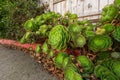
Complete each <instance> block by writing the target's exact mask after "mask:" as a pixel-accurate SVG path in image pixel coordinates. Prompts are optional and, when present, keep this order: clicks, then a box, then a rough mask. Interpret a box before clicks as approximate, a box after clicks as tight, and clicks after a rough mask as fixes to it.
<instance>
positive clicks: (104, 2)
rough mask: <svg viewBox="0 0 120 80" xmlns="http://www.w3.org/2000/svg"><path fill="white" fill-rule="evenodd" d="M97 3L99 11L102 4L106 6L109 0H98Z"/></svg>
mask: <svg viewBox="0 0 120 80" xmlns="http://www.w3.org/2000/svg"><path fill="white" fill-rule="evenodd" d="M99 4H100V8H99V10H100V11H101V10H102V8H103V7H104V6H106V5H107V4H109V0H104V1H103V0H100V3H99Z"/></svg>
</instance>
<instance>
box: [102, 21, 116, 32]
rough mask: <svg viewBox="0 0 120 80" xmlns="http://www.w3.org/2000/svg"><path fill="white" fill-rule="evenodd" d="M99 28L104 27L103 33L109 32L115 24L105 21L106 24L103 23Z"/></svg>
mask: <svg viewBox="0 0 120 80" xmlns="http://www.w3.org/2000/svg"><path fill="white" fill-rule="evenodd" d="M101 28H102V29H105V33H110V32H112V31H113V30H114V29H115V26H114V25H112V24H110V23H107V24H105V25H103V26H102V27H101Z"/></svg>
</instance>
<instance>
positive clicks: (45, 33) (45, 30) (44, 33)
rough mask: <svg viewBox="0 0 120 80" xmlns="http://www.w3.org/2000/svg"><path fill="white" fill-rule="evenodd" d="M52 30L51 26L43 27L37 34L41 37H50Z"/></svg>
mask: <svg viewBox="0 0 120 80" xmlns="http://www.w3.org/2000/svg"><path fill="white" fill-rule="evenodd" d="M50 29H51V26H50V25H41V26H40V28H39V30H38V31H36V34H37V35H40V37H46V36H48V33H49V30H50Z"/></svg>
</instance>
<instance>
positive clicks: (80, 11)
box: [77, 0, 84, 16]
mask: <svg viewBox="0 0 120 80" xmlns="http://www.w3.org/2000/svg"><path fill="white" fill-rule="evenodd" d="M83 13H84V1H82V0H78V1H77V15H78V16H83Z"/></svg>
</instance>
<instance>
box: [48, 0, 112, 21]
mask: <svg viewBox="0 0 120 80" xmlns="http://www.w3.org/2000/svg"><path fill="white" fill-rule="evenodd" d="M51 2H52V3H51ZM55 2H56V3H55ZM113 2H114V0H50V3H49V4H51V5H52V4H53V6H51V7H50V10H51V11H55V12H59V13H61V14H62V15H64V14H65V13H66V12H67V11H69V12H71V13H76V14H77V15H78V16H79V18H80V20H82V19H98V18H100V13H101V11H102V8H103V7H104V6H106V5H108V4H111V3H113Z"/></svg>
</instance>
